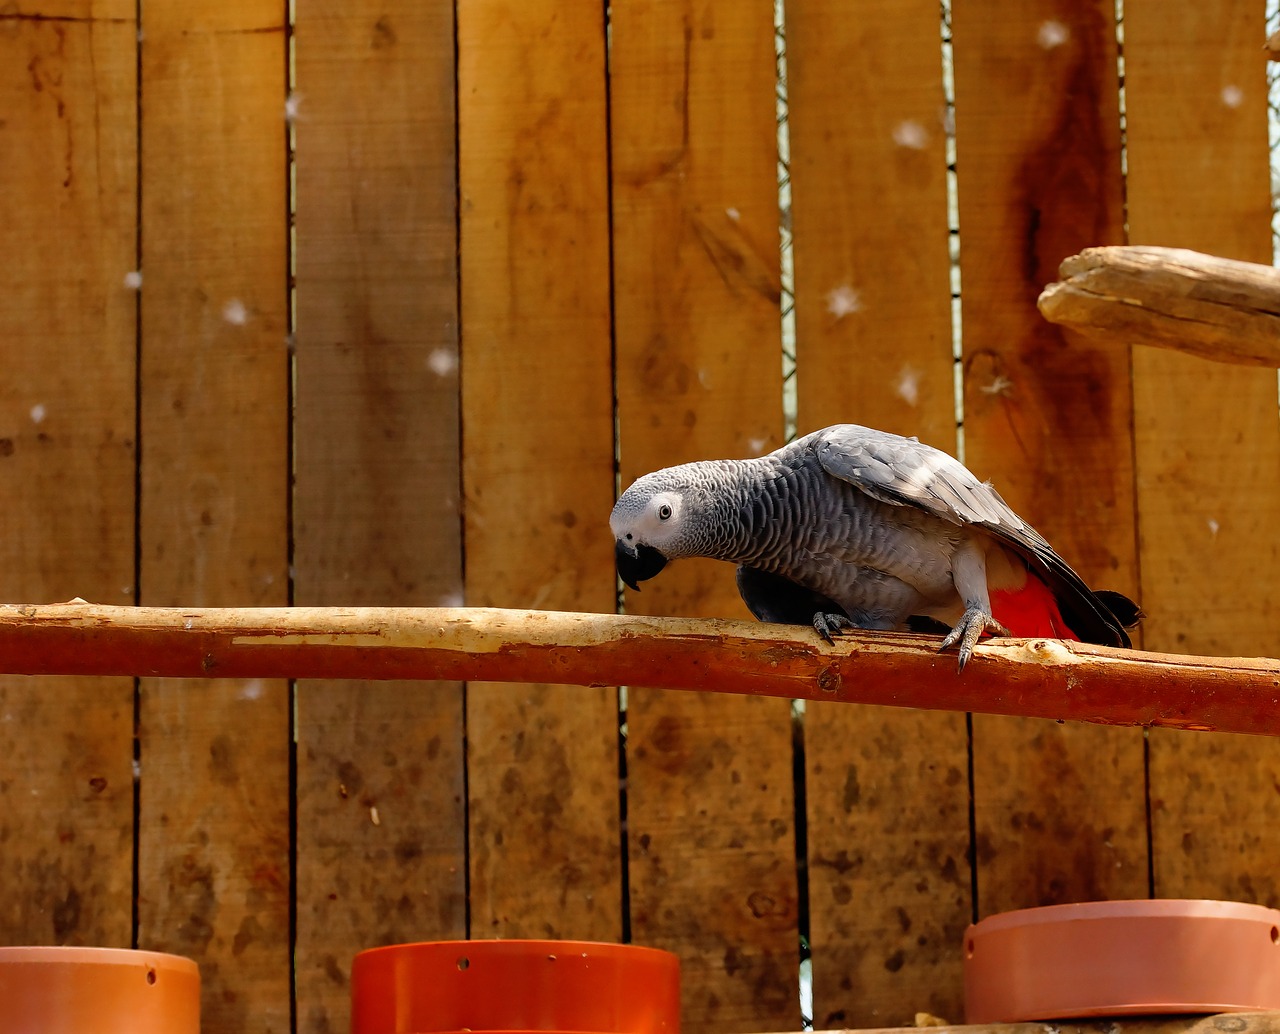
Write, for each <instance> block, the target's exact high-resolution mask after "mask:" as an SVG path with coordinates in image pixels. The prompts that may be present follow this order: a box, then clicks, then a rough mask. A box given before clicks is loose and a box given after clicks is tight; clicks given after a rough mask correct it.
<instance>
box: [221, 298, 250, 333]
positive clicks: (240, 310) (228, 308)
mask: <svg viewBox="0 0 1280 1034" xmlns="http://www.w3.org/2000/svg"><path fill="white" fill-rule="evenodd" d="M222 318H223V319H224V320H226V321H227V322H228V323H230V324H233V325H234V326H237V327H243V326H244V325H245V322H246V321H247V320H248V319H249V310H248V309H246V308H245V307H244V302H242V301H241V300H240V299H239V298H232V299H231V300H230V301H229V302H227V304H226V305H224V306H223V307H222Z"/></svg>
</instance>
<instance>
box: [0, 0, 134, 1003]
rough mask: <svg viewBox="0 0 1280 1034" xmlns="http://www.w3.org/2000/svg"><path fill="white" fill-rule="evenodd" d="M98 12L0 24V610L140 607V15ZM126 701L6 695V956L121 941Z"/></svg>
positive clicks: (125, 879)
mask: <svg viewBox="0 0 1280 1034" xmlns="http://www.w3.org/2000/svg"><path fill="white" fill-rule="evenodd" d="M24 7H25V8H26V9H27V10H31V5H24ZM36 9H37V10H43V9H44V6H43V5H39V4H37V5H36ZM92 11H93V16H92V18H90V17H84V18H79V17H76V18H71V17H66V18H55V17H41V16H39V15H37V14H35V13H31V14H27V15H20V14H18V13H16V12H15V11H12V9H9V8H6V9H5V11H4V12H3V13H2V14H0V19H2V20H0V152H2V153H3V158H0V196H2V197H3V198H4V199H5V200H4V203H3V206H4V215H3V217H2V218H0V254H4V255H5V256H6V262H5V266H6V272H5V287H4V290H3V291H0V350H2V351H3V362H4V375H3V377H0V509H2V510H3V512H4V518H3V520H4V535H3V536H0V593H2V594H3V595H4V596H5V598H7V599H38V600H57V599H66V598H67V597H68V596H69V595H71V594H73V593H76V592H82V593H91V594H93V595H94V596H96V597H97V598H98V599H104V600H111V601H113V602H121V603H127V602H132V601H133V600H134V599H136V595H135V594H136V586H135V581H134V528H135V525H134V474H135V469H136V468H135V463H136V459H137V449H136V445H135V433H134V431H135V426H134V383H135V378H136V359H137V343H136V332H137V293H136V292H135V291H133V290H131V289H130V288H129V286H128V285H127V284H126V282H125V277H126V275H127V274H128V273H129V272H130V271H134V270H136V267H137V262H138V255H137V190H138V173H137V167H136V164H135V156H136V153H137V118H138V112H137V76H136V65H137V59H136V47H137V45H136V39H137V22H136V17H137V7H136V5H135V4H133V3H129V2H121V0H112V2H106V3H99V4H94V5H93V6H92ZM50 689H54V690H56V692H54V693H53V694H50V693H49V692H48V690H50ZM133 704H134V687H133V684H132V683H131V682H130V681H129V680H128V679H114V680H111V681H109V682H99V683H97V684H96V685H95V683H94V682H93V681H92V680H81V679H59V680H58V681H57V683H56V684H54V685H45V686H43V687H42V686H41V685H39V684H33V683H32V682H31V681H30V680H25V679H17V678H6V679H0V885H3V887H4V894H3V897H0V936H2V937H3V938H4V943H8V944H102V945H111V946H115V947H128V946H129V945H130V943H131V940H132V938H133V917H132V906H131V901H130V897H131V894H130V890H131V887H130V885H131V883H132V880H133V823H134V806H133V775H132V771H131V769H132V762H133ZM0 1008H3V1007H2V1006H0Z"/></svg>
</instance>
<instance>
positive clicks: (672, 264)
mask: <svg viewBox="0 0 1280 1034" xmlns="http://www.w3.org/2000/svg"><path fill="white" fill-rule="evenodd" d="M611 26H612V36H611V49H610V71H611V98H612V107H611V127H612V132H613V199H614V234H615V237H614V262H615V288H614V291H615V299H616V325H617V331H616V336H617V386H616V390H617V400H618V425H619V433H620V436H621V463H622V480H623V484H624V485H625V484H627V483H629V482H630V481H631V480H632V479H633V478H634V477H636V476H637V475H639V474H641V473H644V472H645V471H647V470H652V469H654V468H656V467H661V466H667V465H669V464H672V463H677V462H681V461H683V460H690V459H695V458H706V457H714V456H742V455H756V454H760V453H763V452H768V451H769V450H771V449H773V448H776V447H777V446H778V445H780V444H781V434H782V412H781V401H782V385H781V355H780V350H779V309H778V302H779V292H780V281H779V277H780V272H779V251H778V247H779V236H778V234H779V230H778V202H777V196H778V195H777V178H776V177H777V173H776V161H777V144H776V126H775V119H776V114H775V71H774V49H773V48H774V42H773V20H772V11H771V9H770V6H769V5H767V4H740V5H729V4H716V3H710V2H701V3H696V4H682V3H676V2H670V0H624V2H618V3H614V4H613V6H612V22H611ZM627 608H628V610H638V611H643V612H645V613H671V614H682V615H689V614H708V615H720V616H730V615H741V614H743V613H745V612H744V609H743V606H742V603H741V601H740V600H738V598H737V593H736V591H735V589H734V583H733V573H732V569H731V568H729V567H728V566H726V565H723V564H720V565H717V564H712V563H697V562H693V561H690V562H687V563H682V564H680V565H678V566H677V567H676V568H675V569H674V570H673V571H672V572H671V573H670V574H667V575H664V577H663V579H662V580H661V581H660V582H658V583H654V584H653V588H652V590H650V589H649V587H648V586H646V589H645V592H644V593H643V594H642V595H640V596H636V595H634V594H629V595H628V597H627ZM640 684H641V685H644V684H648V683H646V682H643V681H641V682H640ZM627 731H628V737H627V809H628V811H627V821H628V844H629V851H630V877H631V906H632V911H631V930H632V937H633V938H634V939H635V940H636V941H637V942H640V943H646V944H652V945H655V946H658V947H663V948H668V949H670V950H672V951H675V952H676V953H677V954H679V955H680V957H681V962H682V987H683V994H682V997H683V1000H684V1007H683V1008H684V1015H683V1023H684V1025H685V1026H687V1027H689V1028H693V1029H698V1030H707V1031H721V1030H728V1029H733V1028H739V1029H744V1030H758V1029H763V1028H765V1027H772V1026H777V1025H779V1024H786V1025H793V1024H794V1023H795V1022H796V1017H797V1016H798V1015H799V1008H798V1004H799V1003H798V999H799V996H798V974H797V970H798V949H797V944H798V938H797V933H798V913H797V887H796V867H795V864H796V863H795V835H794V804H793V792H792V780H793V775H792V747H791V721H790V714H789V709H788V706H787V704H786V703H785V702H784V701H772V702H767V701H759V700H735V701H706V700H701V699H698V698H694V697H687V696H678V695H672V694H669V693H660V692H656V691H653V690H641V689H635V690H632V691H631V692H630V693H629V696H628V710H627Z"/></svg>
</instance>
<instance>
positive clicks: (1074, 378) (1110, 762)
mask: <svg viewBox="0 0 1280 1034" xmlns="http://www.w3.org/2000/svg"><path fill="white" fill-rule="evenodd" d="M1115 18H1116V13H1115V5H1114V4H1113V3H1112V2H1111V0H1088V2H1081V3H1074V4H1070V5H1067V6H1065V7H1064V6H1060V5H1058V4H1056V3H1054V2H1053V0H999V2H992V3H988V4H983V5H967V4H959V5H956V7H955V9H954V11H953V15H952V34H953V43H954V51H955V84H956V85H955V88H956V152H957V174H958V177H959V199H958V204H959V225H960V236H961V242H962V243H961V247H960V306H961V311H962V315H963V324H962V330H963V342H962V344H963V356H964V416H963V420H964V448H965V453H964V459H965V462H966V463H967V464H968V465H969V466H970V467H971V468H972V469H973V470H974V471H976V472H978V473H979V476H981V477H983V478H990V479H991V480H992V481H993V483H994V484H995V485H997V486H998V488H999V490H1000V492H1001V494H1002V495H1003V496H1004V497H1005V498H1006V499H1008V501H1009V503H1010V505H1012V506H1013V508H1014V509H1015V510H1016V511H1017V512H1018V513H1019V514H1021V515H1022V516H1023V517H1024V518H1026V519H1027V520H1028V521H1030V522H1031V523H1032V524H1033V525H1035V527H1036V528H1037V529H1039V530H1040V531H1041V532H1042V533H1044V534H1045V535H1046V536H1047V537H1048V538H1049V540H1050V541H1051V542H1052V543H1053V544H1054V547H1055V548H1056V549H1057V550H1058V551H1059V552H1060V553H1061V554H1062V555H1063V556H1064V557H1066V558H1067V559H1068V562H1069V563H1070V564H1071V565H1072V566H1073V567H1075V568H1076V569H1077V570H1078V571H1079V572H1080V574H1081V575H1082V576H1083V577H1084V579H1085V580H1086V581H1087V582H1089V583H1090V584H1092V585H1100V586H1105V587H1107V588H1111V589H1115V590H1118V591H1121V592H1125V593H1128V594H1130V595H1135V596H1136V592H1137V588H1138V564H1137V544H1136V531H1135V528H1136V521H1137V514H1136V507H1135V499H1134V472H1133V460H1132V448H1131V444H1130V443H1131V435H1132V402H1131V387H1130V369H1129V354H1128V350H1127V349H1126V348H1125V347H1124V345H1123V344H1120V345H1119V346H1116V345H1114V344H1112V343H1110V342H1099V341H1093V340H1090V339H1088V338H1085V337H1083V336H1081V335H1079V334H1075V333H1073V332H1071V331H1064V330H1063V329H1062V328H1060V327H1056V326H1054V325H1053V324H1050V323H1047V322H1046V321H1045V320H1044V319H1043V318H1042V317H1041V316H1040V315H1039V313H1038V312H1037V311H1036V307H1035V301H1036V296H1037V295H1038V294H1039V292H1040V289H1041V287H1042V285H1043V282H1044V280H1045V278H1046V277H1049V276H1052V274H1053V271H1054V270H1056V269H1057V268H1058V264H1059V263H1060V262H1061V261H1062V259H1063V258H1064V257H1065V256H1067V255H1070V254H1072V253H1073V252H1076V251H1079V250H1080V249H1081V248H1082V247H1084V246H1086V245H1089V244H1096V243H1103V242H1112V241H1114V242H1119V241H1121V240H1123V234H1124V193H1123V182H1122V180H1121V165H1120V143H1121V140H1120V110H1119V102H1118V98H1117V94H1116V91H1115V75H1116V73H1115V69H1116V60H1117V54H1116V24H1115ZM972 749H973V806H974V830H975V843H974V857H975V865H976V868H977V874H976V887H977V899H978V900H977V902H976V910H977V913H978V914H979V915H988V914H990V913H992V912H998V911H1002V910H1005V909H1010V908H1021V907H1028V906H1034V905H1047V904H1056V903H1060V902H1068V901H1085V900H1090V899H1092V898H1095V897H1098V896H1112V895H1118V896H1121V897H1127V896H1132V895H1137V896H1145V894H1146V893H1147V857H1148V855H1147V847H1148V845H1147V823H1146V799H1145V784H1144V780H1143V760H1144V757H1143V739H1142V735H1141V733H1139V732H1136V731H1134V730H1129V729H1100V728H1091V727H1082V726H1078V725H1073V726H1058V725H1054V724H1052V723H1046V722H1038V721H1028V720H1024V719H1013V718H993V717H988V716H978V717H975V718H974V720H973V748H972ZM1100 759H1103V760H1104V761H1105V763H1101V764H1100V763H1099V760H1100Z"/></svg>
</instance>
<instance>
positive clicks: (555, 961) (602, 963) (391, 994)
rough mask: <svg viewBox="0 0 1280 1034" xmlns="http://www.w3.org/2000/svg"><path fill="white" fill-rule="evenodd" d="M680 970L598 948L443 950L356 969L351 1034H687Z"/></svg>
mask: <svg viewBox="0 0 1280 1034" xmlns="http://www.w3.org/2000/svg"><path fill="white" fill-rule="evenodd" d="M679 1030H680V961H679V959H677V958H676V956H674V955H672V954H671V953H670V952H666V951H658V950H657V949H654V948H639V947H636V946H634V945H624V944H597V943H594V942H590V941H517V940H495V941H434V942H427V943H423V944H396V945H391V946H390V947H386V948H371V949H370V950H368V951H362V952H360V954H358V955H357V956H356V957H355V961H354V962H353V964H352V967H351V1031H352V1034H421V1032H428V1031H430V1032H444V1031H560V1032H569V1031H577V1032H583V1034H678V1031H679Z"/></svg>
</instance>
